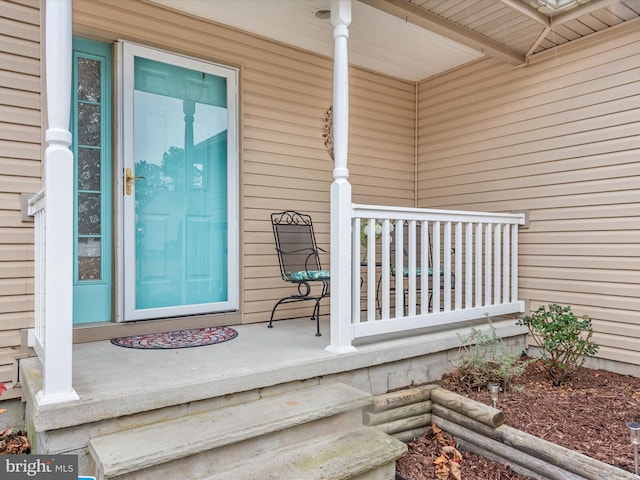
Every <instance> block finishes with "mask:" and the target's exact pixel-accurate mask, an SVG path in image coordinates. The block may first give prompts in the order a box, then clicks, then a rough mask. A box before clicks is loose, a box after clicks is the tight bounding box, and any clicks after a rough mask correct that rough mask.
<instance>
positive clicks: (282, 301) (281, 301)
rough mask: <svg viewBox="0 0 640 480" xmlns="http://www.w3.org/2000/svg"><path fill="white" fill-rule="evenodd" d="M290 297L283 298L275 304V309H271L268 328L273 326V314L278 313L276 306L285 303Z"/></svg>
mask: <svg viewBox="0 0 640 480" xmlns="http://www.w3.org/2000/svg"><path fill="white" fill-rule="evenodd" d="M288 299H289V297H285V298H282V299H280V300H279V301H278V303H276V304H275V306H274V307H273V310H271V319H270V320H269V325H267V328H273V316H274V315H275V314H276V308H278V307H279V306H280V304H282V303H284V302H285V301H286V300H288Z"/></svg>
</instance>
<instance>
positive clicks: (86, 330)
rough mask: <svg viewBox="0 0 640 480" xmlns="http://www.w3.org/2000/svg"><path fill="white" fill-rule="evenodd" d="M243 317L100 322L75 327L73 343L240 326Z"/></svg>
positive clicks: (217, 315)
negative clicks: (192, 329) (191, 329)
mask: <svg viewBox="0 0 640 480" xmlns="http://www.w3.org/2000/svg"><path fill="white" fill-rule="evenodd" d="M241 323H242V315H241V314H240V313H239V312H227V313H210V314H203V315H192V316H189V317H172V318H158V319H149V320H138V321H135V322H120V323H116V322H100V323H86V324H82V325H75V326H74V328H73V343H87V342H98V341H101V340H110V339H112V338H116V337H126V336H129V335H144V334H149V333H161V332H170V331H172V330H184V329H189V328H202V327H225V326H230V325H240V324H241Z"/></svg>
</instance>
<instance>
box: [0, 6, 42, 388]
mask: <svg viewBox="0 0 640 480" xmlns="http://www.w3.org/2000/svg"><path fill="white" fill-rule="evenodd" d="M40 85H41V82H40V2H39V1H37V0H32V1H6V0H0V382H3V383H6V384H8V385H11V384H12V382H14V381H15V380H16V378H17V366H16V363H15V360H16V358H17V357H18V356H19V355H20V352H21V348H20V343H21V333H20V330H22V329H27V328H30V327H33V228H32V227H33V224H32V223H25V222H22V220H21V216H20V194H21V193H23V192H24V193H35V192H37V191H38V190H39V189H40V186H41V180H40V177H41V164H40V157H41V100H40V88H41V87H40ZM19 396H20V388H19V387H17V388H11V389H9V390H8V391H7V392H6V393H5V394H4V395H3V396H2V399H3V400H4V399H8V398H13V397H19Z"/></svg>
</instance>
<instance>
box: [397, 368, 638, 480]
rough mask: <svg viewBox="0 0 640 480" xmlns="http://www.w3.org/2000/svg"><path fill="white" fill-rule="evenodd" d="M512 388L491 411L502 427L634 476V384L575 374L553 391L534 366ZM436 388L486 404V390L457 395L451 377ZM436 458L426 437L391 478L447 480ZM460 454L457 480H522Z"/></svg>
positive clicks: (433, 440)
mask: <svg viewBox="0 0 640 480" xmlns="http://www.w3.org/2000/svg"><path fill="white" fill-rule="evenodd" d="M639 373H640V372H639ZM514 383H515V384H516V386H517V388H516V390H515V391H513V392H508V393H506V394H502V393H501V394H500V398H499V400H498V405H497V406H498V408H500V409H501V410H503V411H504V415H505V423H506V424H508V425H510V426H512V427H514V428H517V429H519V430H522V431H525V432H527V433H530V434H532V435H536V436H537V437H540V438H543V439H545V440H547V441H549V442H552V443H556V444H558V445H562V446H563V447H566V448H570V449H572V450H575V451H578V452H580V453H583V454H585V455H588V456H590V457H592V458H595V459H597V460H600V461H602V462H605V463H608V464H611V465H614V466H617V467H619V468H622V469H625V470H628V471H630V472H633V471H634V463H633V447H632V446H631V442H630V437H629V433H628V430H627V426H626V424H627V422H639V421H640V378H636V377H631V376H626V375H619V374H616V373H612V372H607V371H605V370H591V369H588V368H581V369H580V370H579V371H578V372H577V373H576V374H574V375H573V377H572V378H571V379H570V380H569V381H567V382H566V383H565V384H564V385H561V386H560V387H554V386H553V385H552V384H551V381H550V380H549V379H548V378H547V376H546V371H545V369H544V366H543V365H542V364H541V363H540V362H535V363H532V364H530V365H529V366H528V367H527V369H526V371H525V373H524V374H523V375H522V376H521V377H520V378H519V379H518V380H516V381H515V382H514ZM441 384H442V386H443V387H445V388H447V389H449V390H452V391H456V392H457V393H460V394H462V395H465V396H468V397H470V398H473V399H475V400H478V401H480V402H482V403H486V404H491V398H490V395H489V393H488V392H487V391H486V389H484V390H483V391H470V392H469V391H462V390H461V389H460V388H459V387H458V386H457V385H456V384H455V382H454V381H453V376H445V377H444V378H443V379H442V382H441ZM445 433H446V432H445ZM454 440H455V439H454ZM440 453H441V449H440V448H439V445H438V441H437V435H434V433H433V432H431V431H430V432H427V434H425V435H423V436H422V437H419V438H417V439H415V441H414V442H412V443H411V444H410V445H409V452H408V453H407V455H406V456H405V457H403V458H402V459H400V460H399V461H398V464H397V472H398V474H399V475H400V476H402V477H404V478H405V479H407V480H426V479H429V480H432V479H439V478H447V477H444V476H441V477H438V476H436V468H437V467H438V465H437V464H436V463H434V461H436V460H437V458H438V456H439V455H440ZM461 454H462V462H461V463H460V467H461V470H460V478H461V479H463V480H526V479H528V477H525V476H522V475H519V474H516V473H514V472H512V471H511V470H510V469H509V467H508V466H505V465H500V464H498V463H496V462H492V461H490V460H487V459H484V458H482V457H478V456H476V455H474V454H471V453H469V452H461ZM450 478H451V479H453V478H456V477H454V476H451V477H450Z"/></svg>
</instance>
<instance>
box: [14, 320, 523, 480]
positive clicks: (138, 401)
mask: <svg viewBox="0 0 640 480" xmlns="http://www.w3.org/2000/svg"><path fill="white" fill-rule="evenodd" d="M321 320H322V322H321V328H322V329H323V332H328V329H329V318H327V317H323V318H322V319H321ZM493 325H494V327H495V328H496V330H497V334H498V335H499V336H500V337H501V338H503V339H505V341H509V342H513V343H514V344H518V345H522V346H524V338H525V333H526V331H525V329H524V327H517V326H515V322H514V321H513V319H510V318H500V319H498V318H496V319H494V322H493ZM473 326H476V327H477V328H487V327H488V325H487V323H486V321H485V320H480V321H468V322H463V323H460V324H458V325H456V326H451V325H450V326H449V327H448V328H446V329H445V328H443V327H441V326H438V327H436V326H434V327H429V328H425V329H420V330H416V331H415V334H414V335H411V336H406V335H405V336H400V335H396V336H394V335H385V336H383V337H377V338H375V337H374V338H371V339H368V340H367V341H364V340H362V341H360V342H358V343H356V344H355V345H356V347H357V351H356V352H354V353H349V354H336V353H331V352H328V351H326V350H325V348H324V347H325V346H326V345H327V342H328V336H327V335H325V336H322V337H316V336H315V335H314V325H313V324H312V323H311V322H310V321H309V320H308V318H303V319H295V320H285V321H279V322H276V323H275V325H274V328H273V329H267V328H266V324H265V323H259V324H251V325H240V326H237V327H234V328H236V329H237V330H238V332H239V335H238V337H237V338H236V339H234V340H232V341H230V342H226V343H222V344H217V345H213V346H208V347H199V348H189V349H181V350H168V351H160V350H133V349H126V348H120V347H117V346H114V345H112V344H111V343H110V342H108V341H102V342H94V343H85V344H77V345H74V348H73V372H74V373H73V384H74V387H75V390H76V392H77V394H78V396H79V399H78V400H75V401H70V402H65V403H58V404H49V405H39V404H38V403H37V401H36V398H35V394H36V392H38V391H40V390H41V388H42V367H41V365H40V362H39V360H38V359H37V358H30V359H26V360H23V361H22V362H21V380H22V384H23V388H24V389H25V392H26V394H25V397H24V398H25V399H26V401H27V407H26V421H27V428H28V430H29V433H30V435H31V438H32V439H33V440H32V443H33V448H34V452H37V453H77V454H78V455H79V458H80V473H81V474H82V473H84V474H89V475H92V474H94V473H93V472H94V469H95V466H94V464H93V460H92V459H91V458H90V456H89V455H88V453H87V445H88V442H89V440H90V439H91V438H94V437H96V436H100V435H105V434H109V433H113V432H118V431H122V430H126V429H129V428H132V427H134V426H139V425H141V424H142V425H144V424H153V423H157V422H162V421H165V420H167V419H175V418H178V417H183V416H187V415H191V414H193V413H194V412H199V411H202V410H203V409H205V408H206V409H211V408H219V406H220V405H221V404H229V403H231V404H239V403H242V402H247V401H250V400H252V399H255V398H262V397H263V396H264V397H266V396H269V395H274V394H276V393H279V392H283V391H289V390H296V389H299V388H301V387H306V386H310V385H319V384H329V383H334V382H342V383H344V384H347V385H350V386H353V387H355V388H358V389H360V390H363V391H365V392H368V393H371V394H374V395H375V394H381V393H384V392H387V391H388V390H389V389H392V388H398V387H402V386H405V385H410V384H412V383H422V382H428V381H434V380H437V379H439V378H440V377H441V375H442V374H443V373H444V372H446V371H448V370H450V369H451V368H452V366H453V364H452V360H454V358H455V357H456V355H457V352H458V347H459V346H460V342H461V339H464V338H465V337H466V336H467V335H468V334H469V331H470V329H471V328H472V327H473ZM372 340H375V341H372ZM238 421H240V419H239V420H238Z"/></svg>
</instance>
